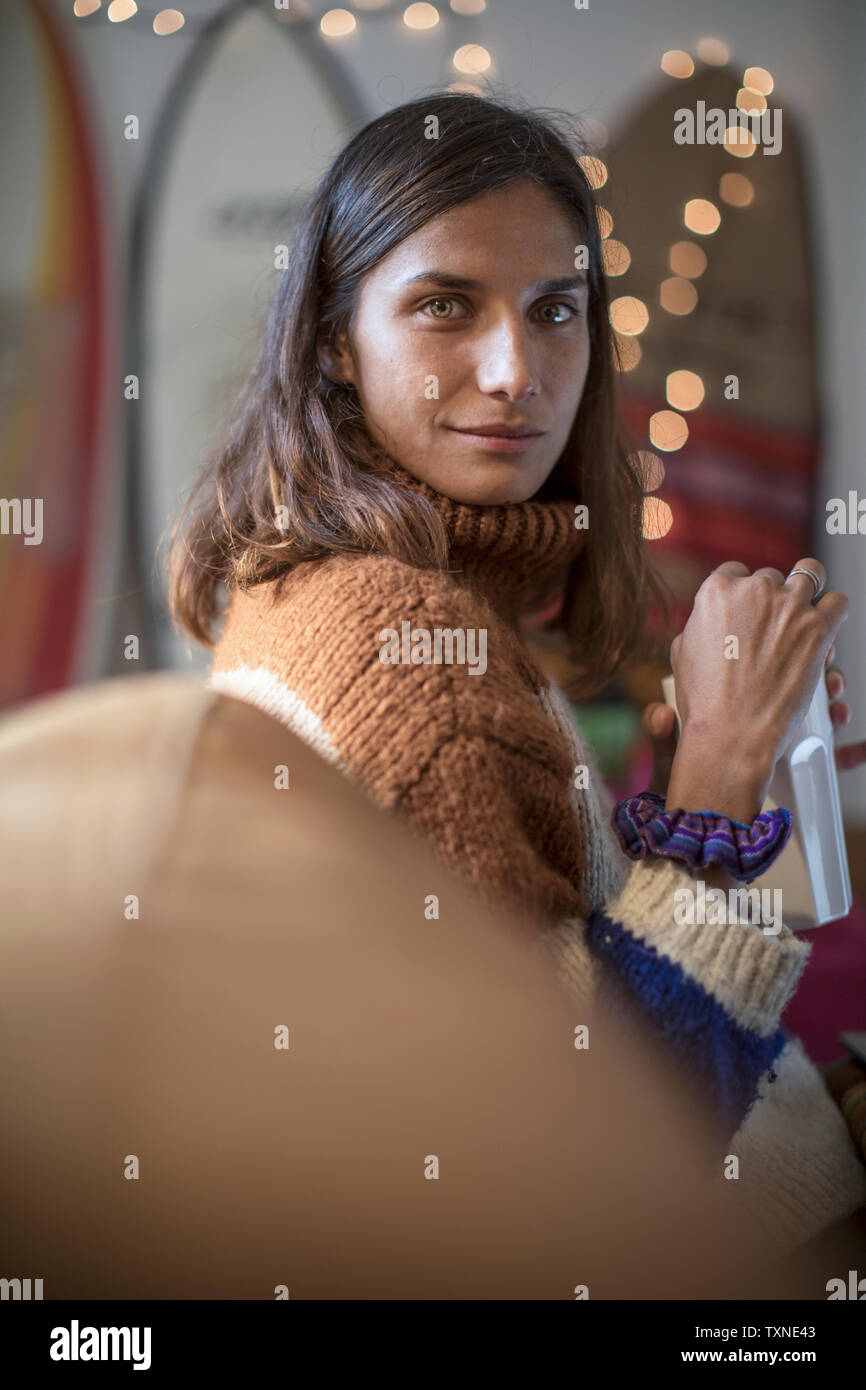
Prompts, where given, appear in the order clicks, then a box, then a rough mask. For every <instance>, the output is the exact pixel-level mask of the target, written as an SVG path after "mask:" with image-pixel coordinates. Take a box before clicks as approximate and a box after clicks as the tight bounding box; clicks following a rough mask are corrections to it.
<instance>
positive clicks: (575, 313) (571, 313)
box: [539, 303, 580, 323]
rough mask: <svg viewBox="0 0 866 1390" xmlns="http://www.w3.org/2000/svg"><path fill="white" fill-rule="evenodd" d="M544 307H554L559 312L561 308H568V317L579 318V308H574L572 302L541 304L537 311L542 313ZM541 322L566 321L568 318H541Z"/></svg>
mask: <svg viewBox="0 0 866 1390" xmlns="http://www.w3.org/2000/svg"><path fill="white" fill-rule="evenodd" d="M545 309H555V310H556V311H557V312H558V313H559V314H561V313H562V310H563V309H567V310H568V315H569V317H570V318H579V316H580V310H579V309H575V307H574V305H573V304H566V303H559V304H542V306H541V308H540V309H539V313H543V312H544V310H545ZM543 322H544V323H568V318H565V317H559V318H546V319H544V320H543Z"/></svg>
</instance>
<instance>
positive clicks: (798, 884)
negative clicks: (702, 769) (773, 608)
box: [662, 671, 852, 931]
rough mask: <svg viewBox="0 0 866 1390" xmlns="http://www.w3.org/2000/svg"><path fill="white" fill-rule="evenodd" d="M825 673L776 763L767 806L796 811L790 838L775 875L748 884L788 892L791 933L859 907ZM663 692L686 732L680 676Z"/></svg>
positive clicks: (786, 916)
mask: <svg viewBox="0 0 866 1390" xmlns="http://www.w3.org/2000/svg"><path fill="white" fill-rule="evenodd" d="M824 674H825V673H824V672H823V671H822V672H821V676H820V679H819V681H818V684H817V686H816V687H815V693H814V694H813V696H812V702H811V704H810V705H809V708H808V710H807V711H806V716H805V718H804V719H803V722H802V723H801V724H800V725H799V727H798V728H797V729H796V731H795V733H794V736H793V738H792V739H791V742H790V743H789V744H788V747H787V748H786V750H785V752H784V753H783V754H782V755H781V757H780V758H779V759H778V761H777V762H776V766H775V769H774V772H773V780H772V782H771V783H770V787H769V790H768V792H767V795H766V798H765V800H764V804H763V806H762V807H761V810H762V811H772V810H775V808H776V807H777V806H784V807H786V808H787V810H789V811H790V812H791V819H792V822H793V826H792V830H791V834H790V836H789V838H788V843H787V845H786V846H785V848H784V849H783V850H782V853H781V854H780V855H779V857H778V859H776V860H775V862H774V863H773V864H771V865H770V868H769V869H768V870H767V872H766V873H765V874H761V876H760V877H759V878H756V879H753V881H752V882H751V883H750V884H749V885H748V886H749V887H750V888H757V889H763V888H768V889H774V888H780V889H781V890H782V899H781V905H782V920H783V922H784V923H785V925H786V926H787V927H789V928H790V929H791V931H805V930H807V929H808V928H810V927H820V926H822V925H823V923H824V922H834V921H836V919H837V918H839V917H847V915H848V913H849V912H850V911H851V903H852V897H851V875H850V873H849V870H848V854H847V851H846V848H845V833H844V830H843V827H842V810H841V807H840V805H839V783H838V779H837V773H836V761H835V757H834V752H833V724H832V721H831V719H830V707H829V701H828V697H827V687H826V684H825V679H824ZM662 691H663V692H664V698H665V703H666V704H668V705H671V706H672V707H673V709H674V710H675V711H676V716H677V728H678V729H679V730H680V732H682V725H681V723H680V715H679V710H678V709H677V701H676V683H675V681H674V677H673V675H669V676H665V677H664V679H663V680H662ZM701 809H702V810H708V811H711V810H713V809H714V808H713V807H712V806H707V807H702V808H701ZM743 886H745V885H743Z"/></svg>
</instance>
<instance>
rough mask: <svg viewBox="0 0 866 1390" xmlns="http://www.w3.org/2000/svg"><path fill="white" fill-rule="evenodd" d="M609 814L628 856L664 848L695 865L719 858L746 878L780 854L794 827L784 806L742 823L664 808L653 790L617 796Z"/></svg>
mask: <svg viewBox="0 0 866 1390" xmlns="http://www.w3.org/2000/svg"><path fill="white" fill-rule="evenodd" d="M610 819H611V825H612V826H613V828H614V830H615V831H616V835H617V839H618V840H619V842H620V844H621V845H622V848H623V850H624V851H625V853H626V854H627V855H628V857H629V859H645V858H646V857H647V855H648V854H662V855H667V856H668V857H670V858H672V859H684V860H685V861H686V863H687V864H689V865H691V866H692V867H693V868H697V869H705V868H708V867H709V866H710V865H711V864H721V865H722V867H723V868H724V869H726V870H727V872H728V873H729V874H730V875H731V877H732V878H735V879H739V880H740V881H741V882H746V883H750V882H751V880H752V879H753V878H757V877H758V875H759V874H762V873H764V872H765V871H766V870H767V869H768V868H769V867H770V865H771V864H772V863H773V862H774V860H776V859H778V857H779V855H780V854H781V853H782V850H783V849H784V848H785V845H786V844H787V843H788V838H789V836H790V834H791V829H792V823H791V812H790V811H786V810H785V808H784V807H782V806H779V807H777V808H776V809H775V810H773V811H762V812H761V814H760V815H759V816H756V817H755V819H754V820H753V821H752V824H751V825H746V824H745V822H744V821H739V820H731V819H730V817H728V816H722V815H719V814H718V813H717V812H716V811H684V810H683V809H682V807H679V808H677V809H675V810H666V809H665V798H664V797H663V796H659V794H658V793H657V792H641V793H640V795H639V796H632V797H629V799H628V800H627V801H619V802H617V804H616V806H615V807H614V808H613V814H612V815H611V818H610Z"/></svg>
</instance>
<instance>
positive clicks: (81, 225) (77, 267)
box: [0, 0, 110, 708]
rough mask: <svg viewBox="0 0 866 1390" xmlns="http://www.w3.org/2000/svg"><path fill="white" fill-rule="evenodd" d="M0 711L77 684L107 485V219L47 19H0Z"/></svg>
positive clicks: (18, 14)
mask: <svg viewBox="0 0 866 1390" xmlns="http://www.w3.org/2000/svg"><path fill="white" fill-rule="evenodd" d="M0 91H2V92H3V96H4V101H3V120H2V121H0V142H2V143H0V150H2V153H0V163H2V167H3V169H4V170H5V187H6V196H5V197H4V248H3V263H4V274H5V280H4V286H3V292H4V312H3V315H2V317H0V334H2V339H0V498H2V499H3V504H2V511H0V520H2V528H3V533H2V534H0V651H2V653H3V659H2V662H0V707H3V708H8V707H10V706H13V705H16V704H18V703H20V702H22V701H24V700H27V699H30V698H32V697H34V696H37V695H40V694H45V693H47V692H49V691H52V690H57V689H61V688H62V687H64V686H66V685H68V684H69V683H70V682H74V681H75V680H76V679H77V678H78V677H79V676H80V673H81V668H82V661H83V660H84V648H85V646H86V635H87V628H88V615H89V613H90V612H91V611H92V598H93V593H92V589H93V584H94V577H95V575H96V574H97V573H98V570H99V560H100V554H99V546H98V526H99V522H98V512H99V509H98V506H97V500H98V495H99V489H100V486H101V484H102V482H103V481H104V477H105V456H106V449H105V430H104V425H105V417H104V402H105V394H104V392H105V369H106V325H107V320H108V316H109V313H110V303H109V299H108V293H107V290H108V286H107V283H106V276H105V264H104V262H105V255H104V250H105V241H106V236H105V227H104V225H103V221H104V217H105V215H106V214H105V212H104V202H103V200H101V199H100V197H99V188H98V171H97V166H96V160H95V154H94V149H93V143H92V124H91V121H90V119H89V112H88V110H87V107H86V103H85V100H84V97H83V91H84V84H83V80H82V75H81V74H80V72H79V70H78V68H77V65H76V60H75V54H74V50H72V49H71V48H70V47H69V46H68V44H67V38H66V33H65V31H64V29H63V26H62V25H61V24H60V23H59V22H58V19H57V17H56V15H55V13H54V12H53V10H52V8H51V7H49V6H48V5H47V4H45V3H43V2H42V0H33V3H31V4H30V5H25V4H24V3H22V0H13V2H12V3H9V4H6V5H3V6H2V7H0Z"/></svg>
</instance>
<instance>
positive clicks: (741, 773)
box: [665, 726, 773, 825]
mask: <svg viewBox="0 0 866 1390" xmlns="http://www.w3.org/2000/svg"><path fill="white" fill-rule="evenodd" d="M772 774H773V768H772V766H770V767H768V766H767V759H766V756H765V755H762V754H761V753H759V752H757V751H755V750H753V749H751V748H749V746H748V745H747V744H746V743H745V742H739V743H737V744H736V745H730V744H728V745H726V744H723V743H721V742H720V741H719V739H717V738H711V737H708V736H706V735H703V736H701V735H697V734H695V733H690V732H689V729H688V726H687V727H686V728H685V729H684V730H683V733H682V735H681V737H680V740H679V743H678V744H677V751H676V754H675V755H674V761H673V766H672V767H671V775H670V780H669V781H668V788H667V795H666V798H665V809H666V810H676V809H679V808H682V809H683V810H685V811H715V812H716V814H717V815H720V816H727V817H728V818H729V819H730V820H737V821H741V822H742V823H743V824H745V825H751V823H752V821H753V820H754V819H755V817H756V816H758V815H759V814H760V811H761V807H762V805H763V803H764V798H765V796H766V794H767V789H768V787H769V785H770V781H771V778H772Z"/></svg>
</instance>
